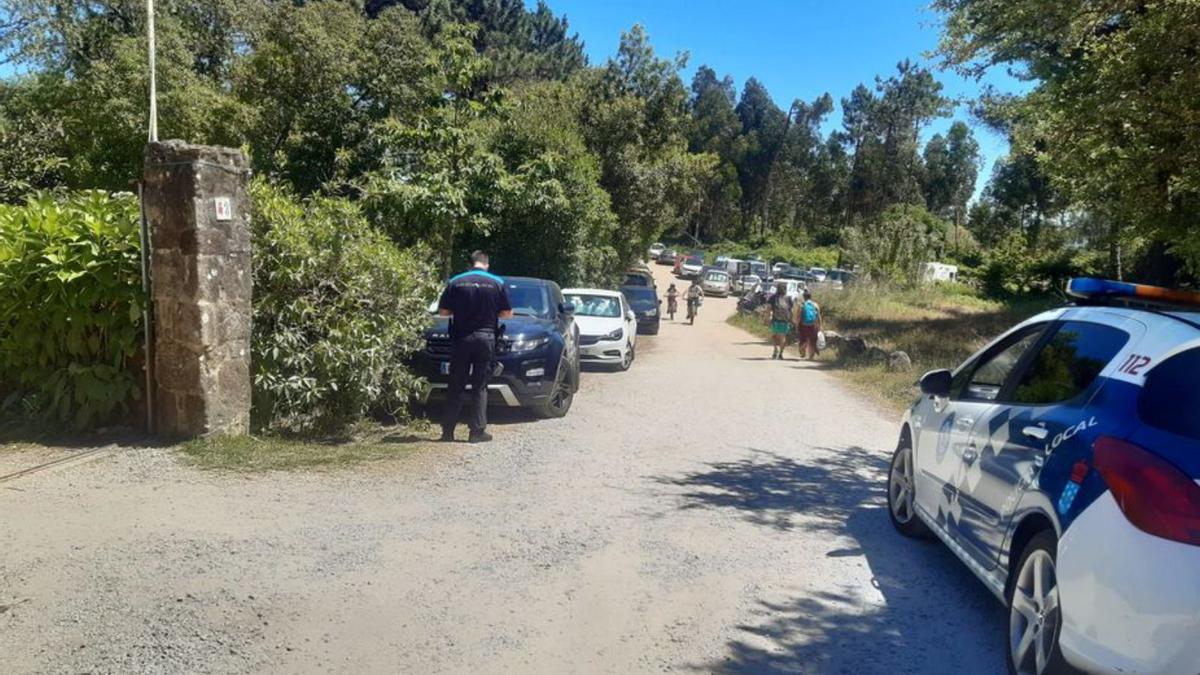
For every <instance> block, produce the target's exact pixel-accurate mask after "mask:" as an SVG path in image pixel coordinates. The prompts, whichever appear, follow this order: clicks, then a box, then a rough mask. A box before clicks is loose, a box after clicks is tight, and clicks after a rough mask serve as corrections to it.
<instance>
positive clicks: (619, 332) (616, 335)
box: [602, 328, 625, 340]
mask: <svg viewBox="0 0 1200 675" xmlns="http://www.w3.org/2000/svg"><path fill="white" fill-rule="evenodd" d="M624 335H625V329H624V328H618V329H616V330H614V331H613V332H611V333H609V334H608V335H605V336H604V337H603V338H602V339H604V340H620V339H621V338H622V337H623V336H624Z"/></svg>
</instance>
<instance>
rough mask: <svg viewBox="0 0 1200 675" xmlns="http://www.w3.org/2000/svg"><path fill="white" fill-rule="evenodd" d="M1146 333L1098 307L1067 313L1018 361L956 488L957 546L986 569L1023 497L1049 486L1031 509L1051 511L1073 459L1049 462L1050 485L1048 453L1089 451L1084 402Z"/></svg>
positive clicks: (1089, 422) (979, 430) (1089, 415)
mask: <svg viewBox="0 0 1200 675" xmlns="http://www.w3.org/2000/svg"><path fill="white" fill-rule="evenodd" d="M1088 318H1091V319H1093V320H1090V321H1089V320H1086V319H1088ZM1097 319H1099V320H1097ZM1144 330H1145V328H1144V326H1142V324H1140V323H1139V322H1137V321H1135V320H1133V319H1128V318H1125V317H1122V316H1119V315H1116V314H1107V315H1105V313H1104V311H1103V310H1100V309H1074V310H1069V311H1068V312H1067V313H1065V314H1064V315H1063V316H1062V317H1060V319H1059V321H1057V322H1055V323H1054V324H1053V325H1052V327H1051V328H1050V329H1049V331H1048V334H1047V336H1046V338H1045V339H1044V340H1043V341H1042V342H1041V343H1039V345H1038V346H1037V348H1036V349H1035V350H1033V351H1031V352H1030V353H1029V354H1028V356H1027V357H1026V358H1025V359H1023V361H1022V365H1021V367H1020V369H1019V371H1018V372H1016V373H1014V375H1013V377H1012V378H1010V381H1009V382H1008V383H1007V384H1006V386H1005V388H1004V390H1003V391H1002V392H1001V394H1000V397H999V401H998V403H999V404H998V405H996V406H995V407H994V408H993V409H992V410H991V411H989V413H988V414H987V415H986V417H985V418H982V419H980V420H979V421H978V422H977V424H976V426H975V431H974V433H973V434H972V435H973V437H974V438H973V439H972V442H971V445H972V446H973V447H974V448H975V450H976V452H977V455H978V458H977V459H976V461H975V462H974V463H973V464H971V465H969V466H967V467H965V468H966V471H965V473H964V476H963V484H962V486H961V488H960V490H959V494H960V503H961V504H962V511H963V516H962V521H961V523H960V526H959V537H960V542H959V543H960V544H961V545H962V546H963V548H965V549H967V551H968V552H969V553H970V554H971V555H972V556H973V557H974V558H975V559H976V561H977V562H979V563H980V564H981V565H982V566H984V567H985V568H986V569H992V568H993V567H995V566H996V565H997V564H999V562H1000V560H1001V552H1002V551H1003V549H1004V545H1005V542H1006V541H1007V539H1008V530H1009V527H1010V525H1011V523H1012V522H1013V517H1014V515H1015V513H1016V512H1017V510H1018V509H1019V508H1020V507H1021V506H1022V505H1025V506H1026V507H1031V506H1034V505H1035V500H1023V497H1024V496H1025V495H1026V492H1028V491H1029V490H1031V489H1037V488H1038V487H1039V486H1041V487H1042V488H1043V489H1046V488H1048V487H1050V488H1052V489H1053V494H1047V495H1045V499H1044V500H1042V502H1043V503H1042V504H1036V505H1037V506H1042V507H1043V508H1048V509H1054V510H1057V508H1056V506H1055V503H1056V502H1057V501H1058V500H1059V498H1060V496H1061V494H1062V492H1063V489H1064V488H1065V484H1066V482H1067V480H1068V478H1069V474H1070V471H1071V466H1070V465H1071V462H1065V463H1055V464H1053V465H1052V468H1053V472H1054V473H1055V474H1056V475H1055V476H1053V480H1043V475H1042V470H1043V468H1045V467H1046V466H1047V460H1048V458H1049V456H1050V454H1051V453H1054V452H1056V451H1059V450H1065V449H1068V448H1073V447H1074V446H1075V445H1077V444H1083V445H1085V446H1088V447H1090V445H1091V443H1092V441H1094V440H1095V436H1096V434H1097V433H1098V430H1097V427H1098V425H1099V422H1098V421H1097V420H1096V419H1095V415H1094V410H1093V411H1092V412H1089V407H1088V404H1089V403H1090V402H1091V401H1092V399H1093V398H1094V397H1095V396H1096V394H1097V393H1098V392H1099V390H1100V387H1101V386H1102V385H1103V383H1104V381H1105V379H1106V378H1105V377H1101V375H1104V374H1107V373H1108V372H1109V371H1112V370H1115V369H1116V368H1117V367H1118V366H1119V365H1120V363H1117V361H1119V359H1117V358H1116V357H1117V355H1118V354H1121V353H1122V352H1123V350H1124V348H1125V346H1126V345H1128V344H1130V343H1131V342H1132V341H1136V339H1137V338H1140V337H1141V335H1142V333H1143V331H1144ZM1058 474H1061V475H1058ZM1046 478H1051V476H1049V475H1047V476H1046ZM1049 483H1053V485H1052V486H1051V485H1049ZM1046 515H1049V514H1046Z"/></svg>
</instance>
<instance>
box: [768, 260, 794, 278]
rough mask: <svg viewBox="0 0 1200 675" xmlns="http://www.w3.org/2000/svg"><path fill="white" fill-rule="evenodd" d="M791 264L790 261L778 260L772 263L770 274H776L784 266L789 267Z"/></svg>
mask: <svg viewBox="0 0 1200 675" xmlns="http://www.w3.org/2000/svg"><path fill="white" fill-rule="evenodd" d="M791 266H792V265H791V263H786V262H783V261H779V262H777V263H775V264H774V265H771V274H773V275H776V276H778V274H779V271H780V270H782V269H783V268H785V267H791Z"/></svg>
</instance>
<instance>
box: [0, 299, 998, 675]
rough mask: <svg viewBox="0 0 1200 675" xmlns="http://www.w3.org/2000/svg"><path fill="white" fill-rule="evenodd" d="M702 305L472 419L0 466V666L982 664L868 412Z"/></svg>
mask: <svg viewBox="0 0 1200 675" xmlns="http://www.w3.org/2000/svg"><path fill="white" fill-rule="evenodd" d="M664 279H665V277H664ZM662 288H665V283H664V284H663V286H662ZM732 311H733V300H716V299H710V300H709V301H707V302H706V304H705V305H704V308H703V310H702V312H701V314H700V318H699V320H698V322H697V324H696V325H695V326H691V327H689V326H685V325H680V324H670V323H665V322H664V324H663V328H662V333H661V334H660V335H659V336H657V337H653V338H645V339H643V341H642V342H641V348H640V350H639V352H638V358H637V361H636V363H635V364H634V366H633V368H632V370H630V371H629V372H627V373H609V372H589V373H587V374H586V379H585V382H584V385H583V391H582V392H581V393H580V395H579V396H578V398H577V399H576V402H575V407H574V409H573V410H572V411H571V413H570V415H569V416H568V417H567V418H565V419H562V420H554V421H533V420H532V419H531V418H529V417H526V416H522V415H512V414H510V415H505V416H503V417H502V420H501V422H502V423H501V424H497V425H494V431H495V432H496V441H495V442H493V443H491V444H489V445H467V444H454V445H428V446H426V445H421V446H419V447H417V448H416V449H413V448H414V446H413V445H412V444H398V445H397V454H398V458H397V459H396V460H394V461H386V462H382V463H375V464H371V465H367V466H358V467H354V468H350V469H345V470H338V471H332V472H310V473H276V474H268V475H258V476H251V477H245V476H231V475H226V474H220V473H212V472H202V471H199V470H196V469H194V468H190V467H188V466H187V465H185V464H182V463H181V462H180V460H179V459H178V458H177V456H176V455H175V454H174V452H173V451H172V450H170V449H138V450H124V451H119V452H115V453H113V454H110V455H106V456H103V457H101V458H99V459H96V460H94V461H90V462H88V463H86V464H80V465H77V466H67V467H66V468H62V469H53V470H49V471H45V472H39V473H36V474H32V475H29V476H25V477H22V478H20V479H18V480H14V481H10V482H7V483H4V484H0V663H2V665H0V670H2V671H4V672H6V673H43V672H45V673H75V672H96V673H108V672H112V673H118V672H142V673H191V672H212V673H250V672H280V673H324V672H331V673H341V672H379V673H396V672H410V673H442V672H446V673H500V672H531V673H645V672H664V671H667V672H725V673H776V672H780V673H782V672H804V673H856V674H859V673H993V672H1000V671H1001V670H1002V666H1003V659H1004V656H1003V652H1002V649H1001V647H1002V641H1003V625H1004V618H1003V612H1002V610H1001V608H1000V606H999V604H998V603H996V602H995V601H994V600H993V599H992V598H991V596H990V595H988V593H987V592H986V591H985V590H984V588H983V586H982V585H980V584H979V583H978V582H977V581H975V580H974V579H973V578H972V577H971V576H970V574H969V573H968V572H967V571H966V570H965V569H964V568H963V567H962V566H961V565H960V564H959V563H958V562H956V561H955V560H954V559H953V558H952V557H951V555H950V553H949V552H947V551H946V550H944V549H943V548H942V547H940V546H939V545H936V544H932V543H921V542H913V541H908V540H904V539H902V538H901V537H899V536H898V535H897V534H895V533H894V532H893V531H892V529H891V526H890V525H889V523H888V519H887V514H886V511H885V506H884V491H883V486H884V473H885V466H886V463H887V460H888V457H889V454H890V450H891V448H892V447H893V445H894V443H895V439H896V433H897V426H896V421H895V420H894V419H892V417H891V416H890V415H882V414H880V413H879V412H878V411H877V410H876V409H874V408H873V407H872V406H870V405H869V404H867V403H864V402H863V401H861V400H860V399H858V398H857V397H855V396H854V395H852V394H849V393H847V392H846V390H844V389H843V388H842V386H840V385H839V383H838V382H837V381H836V380H834V379H833V378H832V377H831V375H829V374H828V373H827V372H823V371H822V369H821V367H819V366H815V365H810V364H807V363H801V362H799V361H797V360H788V361H784V362H779V361H772V360H770V359H769V358H768V357H769V356H770V347H769V346H765V345H763V344H762V343H760V341H759V340H757V339H755V338H752V337H750V336H748V335H747V334H745V333H743V332H741V331H739V330H737V329H735V328H732V327H730V326H728V325H726V324H725V323H724V319H725V318H726V317H727V316H728V315H729V314H730V313H731V312H732ZM789 358H791V359H794V353H793V354H790V355H789Z"/></svg>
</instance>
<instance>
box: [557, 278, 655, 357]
mask: <svg viewBox="0 0 1200 675" xmlns="http://www.w3.org/2000/svg"><path fill="white" fill-rule="evenodd" d="M563 297H564V298H566V301H567V303H568V304H571V305H573V306H574V307H575V323H576V324H577V325H578V326H579V360H580V362H582V363H603V364H608V365H615V366H616V367H617V368H619V369H620V370H629V366H631V365H633V359H634V357H635V356H636V355H637V351H636V349H637V317H636V316H635V315H634V313H633V310H632V309H631V308H630V307H629V303H628V302H627V301H626V300H625V296H624V295H623V294H622V293H621V292H619V291H606V290H602V289H598V288H568V289H567V290H565V291H563Z"/></svg>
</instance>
